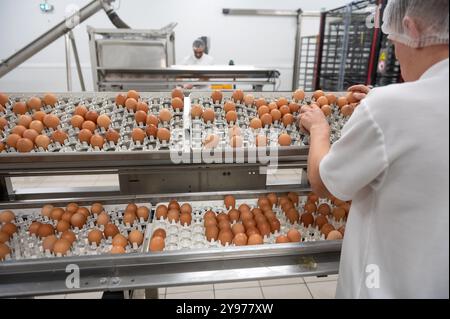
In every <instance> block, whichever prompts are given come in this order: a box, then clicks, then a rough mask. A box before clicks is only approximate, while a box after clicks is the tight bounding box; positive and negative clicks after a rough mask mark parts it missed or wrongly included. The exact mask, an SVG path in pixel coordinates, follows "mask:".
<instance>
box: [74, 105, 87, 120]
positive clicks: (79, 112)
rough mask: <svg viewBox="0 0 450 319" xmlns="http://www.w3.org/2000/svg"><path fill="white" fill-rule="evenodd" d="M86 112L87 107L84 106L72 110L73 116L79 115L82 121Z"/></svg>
mask: <svg viewBox="0 0 450 319" xmlns="http://www.w3.org/2000/svg"><path fill="white" fill-rule="evenodd" d="M87 112H88V109H87V107H86V106H84V105H78V106H77V107H76V108H75V110H74V112H73V115H74V116H75V115H79V116H81V117H82V118H83V119H84V117H85V116H86V113H87Z"/></svg>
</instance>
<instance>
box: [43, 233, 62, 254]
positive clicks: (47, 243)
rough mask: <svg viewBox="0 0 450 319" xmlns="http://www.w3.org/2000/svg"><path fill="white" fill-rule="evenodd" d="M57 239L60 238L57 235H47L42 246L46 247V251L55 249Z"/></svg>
mask: <svg viewBox="0 0 450 319" xmlns="http://www.w3.org/2000/svg"><path fill="white" fill-rule="evenodd" d="M57 240H58V238H57V237H56V236H55V235H50V236H47V237H45V239H44V240H43V241H42V248H43V249H44V251H46V250H48V251H53V247H54V246H55V243H56V241H57Z"/></svg>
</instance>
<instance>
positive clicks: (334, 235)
mask: <svg viewBox="0 0 450 319" xmlns="http://www.w3.org/2000/svg"><path fill="white" fill-rule="evenodd" d="M342 238H343V236H342V234H341V232H339V231H337V230H332V231H330V232H329V233H328V235H327V240H342Z"/></svg>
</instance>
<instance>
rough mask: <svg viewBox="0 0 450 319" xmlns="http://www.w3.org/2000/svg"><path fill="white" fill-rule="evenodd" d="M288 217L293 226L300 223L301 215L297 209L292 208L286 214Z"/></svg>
mask: <svg viewBox="0 0 450 319" xmlns="http://www.w3.org/2000/svg"><path fill="white" fill-rule="evenodd" d="M286 217H287V218H288V219H289V222H290V223H291V224H293V223H295V222H298V219H299V217H300V216H299V213H298V212H297V210H296V209H295V208H290V209H289V210H288V211H287V212H286Z"/></svg>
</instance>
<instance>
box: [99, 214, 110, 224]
mask: <svg viewBox="0 0 450 319" xmlns="http://www.w3.org/2000/svg"><path fill="white" fill-rule="evenodd" d="M108 223H109V216H108V214H107V213H106V212H102V213H100V214H99V215H98V216H97V225H103V226H105V225H107V224H108Z"/></svg>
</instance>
